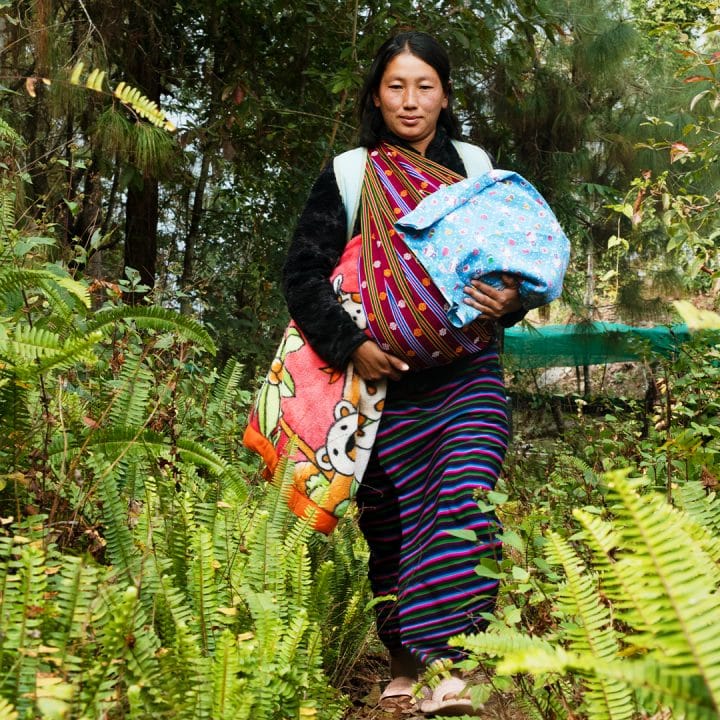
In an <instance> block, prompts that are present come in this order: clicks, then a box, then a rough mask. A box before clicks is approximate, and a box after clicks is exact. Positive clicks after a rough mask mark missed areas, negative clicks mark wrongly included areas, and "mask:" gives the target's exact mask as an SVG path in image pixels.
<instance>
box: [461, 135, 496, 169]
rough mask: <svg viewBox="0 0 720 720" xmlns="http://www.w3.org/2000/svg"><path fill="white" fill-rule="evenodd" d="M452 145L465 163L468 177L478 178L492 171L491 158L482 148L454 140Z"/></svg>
mask: <svg viewBox="0 0 720 720" xmlns="http://www.w3.org/2000/svg"><path fill="white" fill-rule="evenodd" d="M452 144H453V145H454V146H455V149H456V150H457V151H458V155H459V156H460V159H461V160H462V161H463V165H464V166H465V171H466V172H467V174H468V177H476V176H477V175H482V174H483V173H486V172H488V171H489V170H492V163H491V162H490V156H489V155H488V154H487V153H486V152H485V151H484V150H483V149H482V148H481V147H478V146H477V145H472V144H471V143H466V142H461V141H460V140H453V141H452Z"/></svg>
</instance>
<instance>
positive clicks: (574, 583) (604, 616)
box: [547, 533, 634, 720]
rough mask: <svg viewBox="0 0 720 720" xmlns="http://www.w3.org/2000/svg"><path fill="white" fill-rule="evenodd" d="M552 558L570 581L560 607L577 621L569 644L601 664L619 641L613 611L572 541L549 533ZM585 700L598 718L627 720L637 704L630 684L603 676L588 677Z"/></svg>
mask: <svg viewBox="0 0 720 720" xmlns="http://www.w3.org/2000/svg"><path fill="white" fill-rule="evenodd" d="M548 540H549V545H548V550H547V556H548V561H549V562H550V563H551V564H554V565H562V568H563V570H564V572H565V577H566V582H565V584H564V585H561V586H560V588H559V592H558V601H559V605H560V609H561V610H562V611H563V612H564V613H565V615H566V616H568V617H569V618H571V619H575V622H572V621H571V623H570V624H569V627H568V628H567V630H566V632H567V638H568V645H569V647H570V648H571V649H572V650H573V652H576V653H579V654H584V655H589V656H591V657H593V658H594V659H595V661H596V662H597V663H598V664H601V663H602V662H603V661H605V660H610V659H613V658H614V657H616V656H617V653H618V651H619V644H618V641H617V637H616V635H615V631H614V629H613V627H612V623H611V617H610V612H609V610H608V608H607V606H606V605H604V604H603V603H602V602H601V600H600V599H599V597H598V593H597V588H598V583H597V580H596V579H595V578H594V577H593V576H592V575H591V574H589V573H588V572H587V571H586V568H585V566H584V565H583V563H582V562H581V561H580V558H579V557H578V556H577V554H576V553H575V552H574V551H573V549H572V548H571V547H570V545H569V544H568V543H567V542H565V541H564V540H563V539H562V538H561V537H560V536H559V535H557V534H556V533H549V534H548ZM586 685H587V692H586V693H585V698H584V699H585V703H586V705H587V708H588V712H589V714H590V715H591V716H592V717H593V718H597V719H598V720H604V719H607V720H627V718H630V717H632V715H633V713H634V707H633V702H632V693H631V692H630V690H629V689H628V687H627V685H626V684H624V683H621V682H618V681H615V680H608V679H606V678H603V677H595V676H590V677H588V678H587V679H586Z"/></svg>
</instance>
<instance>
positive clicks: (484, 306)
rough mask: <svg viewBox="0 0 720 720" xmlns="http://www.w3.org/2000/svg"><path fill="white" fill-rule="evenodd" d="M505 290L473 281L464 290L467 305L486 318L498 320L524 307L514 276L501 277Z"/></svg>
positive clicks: (504, 275) (505, 275)
mask: <svg viewBox="0 0 720 720" xmlns="http://www.w3.org/2000/svg"><path fill="white" fill-rule="evenodd" d="M500 277H501V278H502V281H503V283H504V284H505V287H504V288H495V287H493V286H492V285H488V284H487V283H484V282H480V280H471V281H470V285H468V286H466V287H465V289H464V292H465V294H466V295H467V297H466V298H465V303H466V304H467V305H470V307H474V308H475V309H476V310H479V311H480V312H481V313H482V314H483V315H484V316H485V317H488V318H492V319H493V320H497V319H498V318H501V317H502V316H503V315H507V313H511V312H515V311H516V310H519V309H520V308H521V307H522V302H521V300H520V293H519V292H518V280H517V278H516V277H514V276H513V275H507V274H503V275H501V276H500Z"/></svg>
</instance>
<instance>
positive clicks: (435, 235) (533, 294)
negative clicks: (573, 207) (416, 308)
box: [395, 170, 570, 327]
mask: <svg viewBox="0 0 720 720" xmlns="http://www.w3.org/2000/svg"><path fill="white" fill-rule="evenodd" d="M395 228H396V229H397V230H398V232H399V233H401V234H402V237H403V239H404V240H405V244H406V245H407V246H408V247H409V248H410V249H411V250H412V251H413V253H414V254H415V255H416V256H417V258H418V259H419V260H420V262H421V263H422V264H423V266H424V267H425V269H426V271H427V273H428V275H429V276H430V277H431V279H432V280H433V282H434V283H435V285H436V286H437V288H438V289H439V290H440V292H441V293H442V295H443V296H444V297H445V299H446V300H447V302H448V305H449V308H448V310H447V315H448V319H449V320H450V322H451V323H452V324H453V325H454V326H455V327H463V326H465V325H467V324H468V323H470V322H472V321H473V320H475V319H477V317H478V315H479V314H480V313H479V311H477V310H475V309H474V308H472V307H470V306H469V305H466V304H465V303H464V301H463V300H464V298H465V297H466V296H465V294H464V293H463V288H464V287H465V286H466V285H468V283H469V281H470V280H471V279H480V280H482V281H483V282H486V283H488V284H491V285H494V286H496V287H501V286H502V280H501V279H500V274H501V273H509V274H512V275H515V276H517V278H518V280H519V287H518V289H519V292H520V297H521V299H522V303H523V306H524V307H525V308H527V309H531V308H534V307H539V306H540V305H545V304H547V303H549V302H551V301H552V300H555V299H556V298H558V297H560V294H561V293H562V283H563V278H564V276H565V271H566V270H567V265H568V261H569V257H570V243H569V241H568V238H567V237H566V235H565V233H564V232H563V231H562V229H561V227H560V225H559V223H558V221H557V218H556V217H555V215H554V214H553V212H552V210H551V209H550V207H549V206H548V204H547V202H546V201H545V199H544V198H543V197H542V196H541V195H540V193H539V192H538V191H537V190H536V189H535V188H534V187H533V186H532V185H531V184H530V183H529V182H528V181H527V180H525V179H524V178H523V177H521V176H520V175H518V174H517V173H514V172H511V171H508V170H491V171H489V172H487V173H485V174H484V175H480V176H478V177H475V178H468V179H467V180H462V181H460V182H457V183H454V184H452V185H446V186H445V187H441V188H439V189H438V190H437V191H435V192H434V193H433V194H432V195H429V196H428V197H426V198H424V199H423V200H422V201H421V202H420V203H419V204H418V205H417V207H416V208H415V209H414V210H412V211H411V212H409V213H408V214H406V215H405V216H403V217H402V218H401V219H400V220H398V221H397V222H396V223H395Z"/></svg>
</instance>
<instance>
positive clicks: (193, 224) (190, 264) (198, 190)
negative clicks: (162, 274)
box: [180, 148, 210, 315]
mask: <svg viewBox="0 0 720 720" xmlns="http://www.w3.org/2000/svg"><path fill="white" fill-rule="evenodd" d="M209 174H210V150H209V149H208V148H205V150H204V153H203V159H202V165H201V167H200V177H198V181H197V185H196V186H195V197H194V198H193V206H192V213H191V215H190V228H189V229H188V234H187V237H186V238H185V254H184V255H183V271H182V276H181V277H180V288H181V290H182V291H183V297H182V298H181V300H180V312H181V313H182V314H183V315H189V314H190V313H191V311H192V301H191V299H190V297H189V296H188V295H187V293H188V291H189V290H190V286H191V285H192V282H193V275H194V268H195V262H194V260H195V241H196V240H197V237H198V233H199V231H200V221H201V220H202V210H203V201H204V199H205V186H206V185H207V180H208V175H209Z"/></svg>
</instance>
